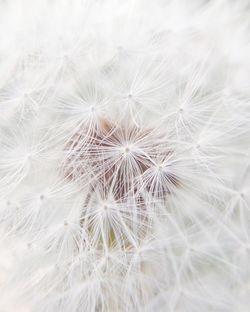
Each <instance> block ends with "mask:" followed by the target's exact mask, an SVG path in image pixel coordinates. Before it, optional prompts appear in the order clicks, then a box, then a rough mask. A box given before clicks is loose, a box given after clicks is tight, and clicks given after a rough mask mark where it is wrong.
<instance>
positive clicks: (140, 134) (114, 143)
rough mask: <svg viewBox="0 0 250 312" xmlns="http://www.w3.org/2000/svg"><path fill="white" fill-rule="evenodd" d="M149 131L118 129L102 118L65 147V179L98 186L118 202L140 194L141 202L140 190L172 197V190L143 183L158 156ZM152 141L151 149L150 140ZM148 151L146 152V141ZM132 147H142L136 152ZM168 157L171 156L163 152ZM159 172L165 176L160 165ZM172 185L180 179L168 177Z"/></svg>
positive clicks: (83, 130) (118, 127) (167, 151)
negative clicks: (87, 182) (96, 124)
mask: <svg viewBox="0 0 250 312" xmlns="http://www.w3.org/2000/svg"><path fill="white" fill-rule="evenodd" d="M151 132H152V131H151V130H150V129H144V130H143V129H140V128H138V127H135V126H133V127H125V126H117V125H116V124H114V123H112V122H109V121H107V120H105V119H102V120H101V121H100V123H99V124H98V126H96V127H95V128H93V129H86V128H83V129H82V130H81V131H78V132H77V133H76V134H75V135H73V136H72V138H71V140H70V142H69V143H68V144H67V146H66V152H67V158H66V162H65V169H66V170H65V172H66V176H67V178H68V179H70V180H75V181H78V182H81V181H82V182H83V183H85V184H86V181H90V182H89V183H90V185H91V187H92V189H93V190H94V189H95V188H96V187H100V185H101V188H102V189H104V191H105V192H107V193H110V192H112V193H113V196H114V198H115V200H118V201H119V200H123V199H125V198H126V196H127V195H135V194H137V196H138V197H137V198H138V200H139V202H141V200H142V199H141V196H140V194H139V192H140V191H142V189H143V188H144V190H146V191H148V192H151V195H152V196H154V195H155V196H157V195H158V194H159V193H161V195H167V194H169V193H170V192H169V188H168V187H167V186H166V187H164V186H159V187H161V188H162V189H161V190H157V186H155V187H152V183H153V181H152V183H151V181H150V180H148V181H146V182H145V183H144V182H143V175H144V174H145V173H146V172H147V171H148V170H150V168H152V166H154V161H153V159H154V157H156V156H157V155H156V153H157V145H156V143H155V140H154V139H152V138H151V136H152V135H151ZM150 140H152V150H149V145H148V143H147V142H148V141H150ZM144 141H145V143H146V145H145V146H146V149H145V150H143V142H144ZM133 144H134V145H135V146H136V144H138V145H139V146H140V144H141V146H142V148H136V149H135V150H133ZM164 153H165V154H166V156H167V155H168V154H169V153H171V152H170V151H169V150H167V148H166V150H165V152H164ZM159 172H161V174H163V168H162V166H160V169H159ZM166 181H168V182H169V183H170V184H172V185H174V186H178V184H179V182H178V179H177V178H176V177H175V176H174V175H169V176H168V177H167V179H166Z"/></svg>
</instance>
